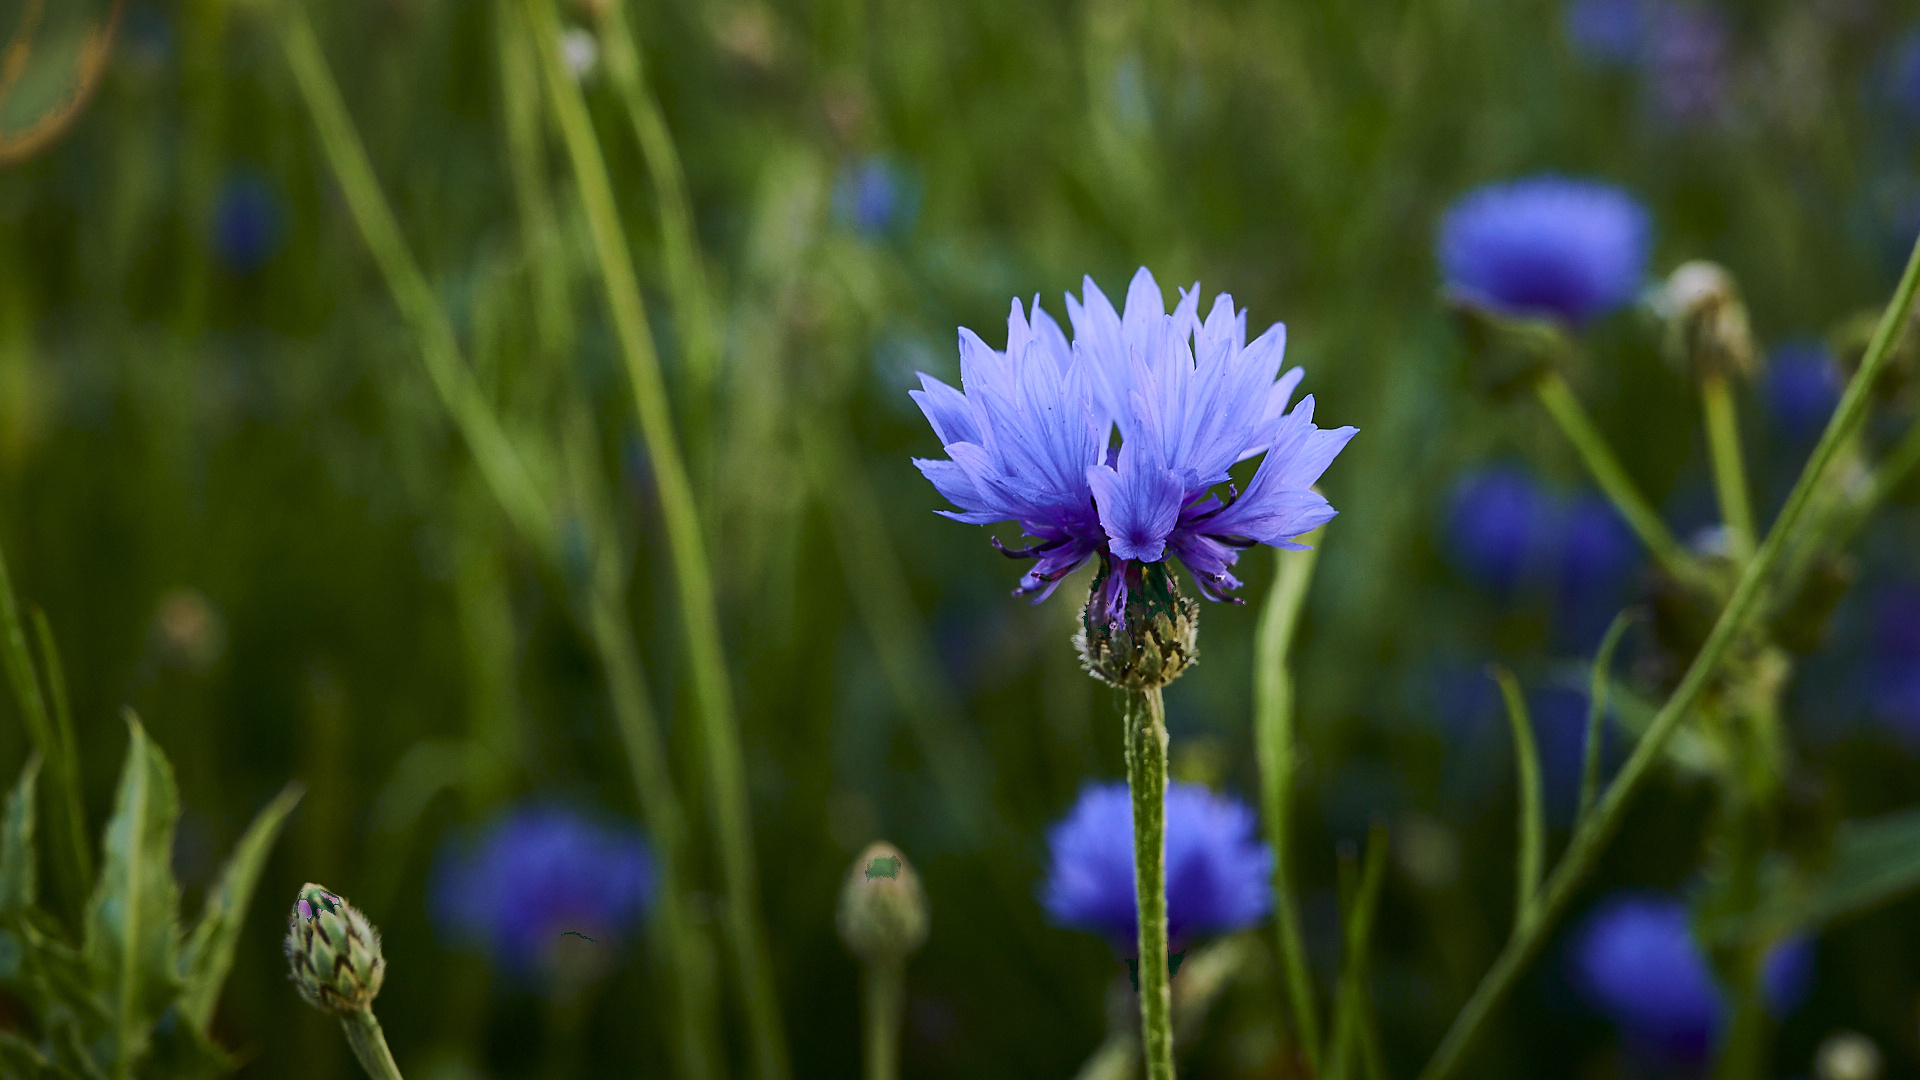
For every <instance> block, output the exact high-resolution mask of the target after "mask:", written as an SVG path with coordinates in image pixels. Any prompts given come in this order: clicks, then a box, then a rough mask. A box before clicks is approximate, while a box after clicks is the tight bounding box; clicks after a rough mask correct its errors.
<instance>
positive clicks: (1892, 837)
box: [1795, 809, 1920, 927]
mask: <svg viewBox="0 0 1920 1080" xmlns="http://www.w3.org/2000/svg"><path fill="white" fill-rule="evenodd" d="M1917 887H1920V809H1913V810H1904V811H1901V812H1900V813H1897V814H1889V815H1887V816H1886V817H1880V818H1874V819H1872V820H1870V821H1847V822H1842V823H1841V825H1840V827H1839V828H1838V829H1836V830H1834V834H1833V855H1832V857H1831V858H1830V859H1829V861H1828V863H1827V868H1826V872H1825V873H1823V874H1822V875H1820V879H1819V881H1818V883H1817V884H1816V885H1815V887H1814V888H1813V889H1812V890H1811V894H1810V895H1807V896H1806V898H1805V901H1804V906H1803V907H1802V910H1801V911H1800V913H1799V917H1798V918H1797V919H1796V920H1795V921H1796V923H1797V925H1799V926H1803V927H1814V926H1820V925H1822V924H1824V923H1829V922H1832V921H1834V920H1836V919H1841V918H1845V917H1846V916H1849V915H1857V914H1859V913H1861V912H1863V911H1866V910H1868V909H1869V908H1872V907H1875V906H1878V905H1880V904H1883V903H1885V902H1887V901H1888V900H1892V899H1893V898H1895V897H1897V896H1899V895H1901V894H1902V893H1906V892H1911V891H1912V890H1914V889H1915V888H1917Z"/></svg>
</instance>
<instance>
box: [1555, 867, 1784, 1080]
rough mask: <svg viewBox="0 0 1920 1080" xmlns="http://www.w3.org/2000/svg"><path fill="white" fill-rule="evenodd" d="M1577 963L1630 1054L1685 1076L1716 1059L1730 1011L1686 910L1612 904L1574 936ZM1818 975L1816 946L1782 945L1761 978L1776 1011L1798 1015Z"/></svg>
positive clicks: (1660, 904) (1618, 899)
mask: <svg viewBox="0 0 1920 1080" xmlns="http://www.w3.org/2000/svg"><path fill="white" fill-rule="evenodd" d="M1570 959H1571V962H1572V968H1573V970H1572V977H1573V982H1574V985H1575V987H1576V988H1578V989H1579V991H1580V993H1581V994H1582V996H1584V997H1585V998H1586V999H1587V1001H1588V1003H1589V1004H1591V1005H1592V1006H1593V1007H1594V1008H1595V1009H1596V1010H1597V1011H1599V1012H1600V1013H1601V1014H1602V1015H1604V1016H1606V1017H1607V1019H1609V1020H1611V1021H1612V1022H1613V1023H1614V1025H1615V1026H1616V1027H1618V1028H1619V1029H1620V1034H1621V1038H1622V1041H1623V1042H1624V1043H1625V1044H1626V1046H1627V1049H1628V1050H1629V1052H1631V1053H1633V1054H1634V1055H1636V1056H1638V1057H1642V1058H1644V1059H1646V1060H1647V1061H1648V1063H1650V1064H1653V1065H1657V1066H1664V1067H1667V1068H1677V1069H1692V1068H1697V1067H1699V1066H1701V1065H1703V1064H1705V1063H1706V1062H1707V1060H1708V1059H1709V1058H1710V1057H1711V1056H1712V1054H1713V1049H1714V1044H1715V1041H1716V1040H1717V1039H1718V1038H1719V1036H1720V1031H1721V1028H1722V1027H1724V1026H1725V1023H1726V1019H1727V1010H1728V1006H1727V1002H1726V997H1725V994H1724V993H1723V992H1722V990H1721V988H1720V985H1719V984H1718V983H1717V982H1716V981H1715V979H1714V975H1713V971H1712V969H1711V968H1710V967H1709V966H1708V964H1707V959H1706V956H1705V955H1704V954H1703V953H1702V952H1701V951H1700V947H1699V945H1697V944H1696V943H1695V942H1694V939H1693V930H1692V927H1691V925H1690V924H1689V922H1688V917H1687V906H1686V904H1685V903H1684V902H1682V901H1681V900H1679V899H1678V898H1676V897H1672V896H1667V895H1664V894H1660V893H1651V892H1616V893H1613V894H1611V895H1609V896H1607V897H1604V898H1602V899H1601V901H1600V902H1599V904H1597V905H1596V906H1595V907H1594V909H1593V911H1592V913H1591V914H1589V915H1588V916H1587V918H1586V921H1585V922H1584V923H1583V924H1582V925H1581V926H1580V927H1579V928H1578V929H1577V930H1576V931H1575V932H1574V936H1573V940H1572V946H1571V953H1570ZM1812 975H1813V943H1812V942H1811V941H1810V940H1807V939H1805V938H1793V939H1789V940H1787V941H1783V942H1781V943H1780V944H1779V945H1777V946H1775V947H1774V949H1773V951H1772V952H1771V953H1770V954H1768V956H1767V959H1766V963H1765V966H1764V968H1763V971H1762V974H1761V991H1762V994H1763V996H1764V998H1765V999H1766V1004H1767V1009H1768V1011H1769V1012H1772V1013H1773V1014H1775V1015H1784V1014H1786V1013H1788V1012H1791V1011H1793V1009H1794V1008H1796V1007H1797V1006H1798V1005H1799V1004H1800V1003H1801V1002H1802V1001H1803V1000H1804V999H1805V997H1806V993H1807V990H1808V987H1809V985H1810V983H1811V981H1812Z"/></svg>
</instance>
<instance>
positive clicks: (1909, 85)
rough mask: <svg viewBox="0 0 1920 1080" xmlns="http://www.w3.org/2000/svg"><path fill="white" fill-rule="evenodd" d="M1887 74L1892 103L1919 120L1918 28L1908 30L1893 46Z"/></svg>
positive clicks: (1919, 42) (1919, 46) (1919, 57)
mask: <svg viewBox="0 0 1920 1080" xmlns="http://www.w3.org/2000/svg"><path fill="white" fill-rule="evenodd" d="M1888 76H1889V78H1888V82H1889V86H1888V89H1889V90H1891V91H1892V96H1893V101H1894V104H1896V105H1898V106H1899V107H1900V108H1901V109H1902V110H1903V111H1905V112H1906V114H1907V115H1908V116H1909V117H1910V118H1912V119H1915V120H1920V30H1910V31H1908V32H1907V34H1906V36H1905V37H1902V38H1901V39H1900V44H1898V45H1896V46H1895V47H1894V50H1893V57H1892V61H1891V63H1890V64H1889V72H1888Z"/></svg>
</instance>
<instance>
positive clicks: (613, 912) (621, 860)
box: [432, 806, 654, 980]
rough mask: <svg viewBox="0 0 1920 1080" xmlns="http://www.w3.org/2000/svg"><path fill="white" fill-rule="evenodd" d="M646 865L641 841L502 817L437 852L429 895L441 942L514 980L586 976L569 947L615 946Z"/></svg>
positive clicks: (571, 817) (634, 908) (646, 877)
mask: <svg viewBox="0 0 1920 1080" xmlns="http://www.w3.org/2000/svg"><path fill="white" fill-rule="evenodd" d="M653 890H654V869H653V860H652V858H651V856H650V855H649V854H648V852H647V848H646V844H645V843H644V841H642V839H641V838H640V835H639V834H638V833H636V832H634V831H632V830H629V829H620V828H614V827H611V826H607V825H602V824H600V823H598V822H595V821H592V820H589V819H587V818H585V817H583V816H581V815H579V814H577V813H574V812H573V811H571V810H566V809H562V808H559V807H553V806H523V807H520V808H517V809H514V810H511V811H509V812H507V813H506V814H505V815H503V816H501V817H500V818H498V819H497V820H495V821H494V822H493V823H492V824H491V825H489V826H488V827H487V828H486V829H485V830H484V831H482V832H481V834H480V835H479V836H478V837H477V838H476V839H475V840H473V841H472V842H470V843H468V844H466V845H462V846H456V847H454V848H452V849H451V850H449V851H447V852H445V853H443V856H442V858H441V861H440V865H439V867H438V869H437V871H436V874H435V880H434V887H433V892H432V898H433V907H434V914H435V915H436V916H437V921H438V922H439V923H440V924H441V926H442V928H443V929H444V930H445V931H447V932H448V933H449V934H450V936H452V937H454V938H456V939H458V940H460V941H463V942H466V943H469V944H472V945H475V946H478V947H479V948H480V949H481V951H483V952H484V953H485V954H486V955H487V957H488V958H489V959H491V960H492V961H493V962H494V963H495V964H496V965H497V966H498V967H499V968H501V969H502V970H503V971H505V972H506V973H507V974H509V975H511V976H513V977H516V978H520V979H533V980H539V979H545V978H551V977H553V976H562V977H565V976H569V975H583V976H590V975H592V974H593V973H594V972H593V971H591V970H586V971H575V970H573V969H574V968H575V967H578V966H581V964H585V966H586V967H588V968H592V967H594V966H596V965H595V962H594V961H595V957H593V956H587V955H583V954H584V953H586V952H587V951H588V950H585V949H582V948H579V947H577V946H576V945H575V939H578V940H580V941H583V942H586V943H591V944H593V945H597V946H600V948H599V949H593V950H591V952H592V953H594V954H599V953H601V952H603V951H605V950H606V949H609V948H612V947H615V946H617V945H618V944H619V943H620V942H621V941H622V940H623V939H624V938H625V937H626V936H627V935H628V934H629V933H630V932H632V930H633V928H634V926H635V925H636V924H637V923H639V922H640V920H641V918H642V917H643V916H644V914H645V913H646V909H647V905H648V903H649V902H650V901H651V899H652V897H653Z"/></svg>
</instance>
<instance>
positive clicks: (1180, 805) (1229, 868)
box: [1040, 783, 1273, 956]
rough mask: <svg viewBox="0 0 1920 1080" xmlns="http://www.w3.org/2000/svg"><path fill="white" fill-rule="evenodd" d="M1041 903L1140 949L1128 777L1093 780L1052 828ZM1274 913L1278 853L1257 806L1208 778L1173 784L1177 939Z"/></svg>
mask: <svg viewBox="0 0 1920 1080" xmlns="http://www.w3.org/2000/svg"><path fill="white" fill-rule="evenodd" d="M1047 847H1048V851H1049V859H1048V867H1047V880H1046V882H1045V883H1044V885H1043V886H1042V888H1041V894H1040V902H1041V905H1042V906H1044V907H1045V908H1046V910H1047V915H1048V916H1049V917H1051V918H1052V919H1053V921H1054V922H1056V923H1058V924H1060V925H1062V926H1068V927H1072V928H1073V929H1075V930H1085V931H1087V932H1089V933H1094V934H1099V935H1101V936H1102V937H1104V938H1106V939H1107V940H1108V941H1109V942H1110V943H1111V944H1112V945H1113V947H1114V948H1115V949H1118V950H1119V951H1120V952H1121V953H1122V954H1123V955H1128V956H1131V955H1134V954H1135V953H1137V952H1138V949H1139V922H1138V911H1139V908H1138V905H1137V904H1136V903H1135V901H1134V894H1133V800H1132V796H1131V795H1130V794H1129V793H1128V791H1127V785H1126V784H1124V783H1107V784H1088V785H1087V786H1086V787H1084V788H1082V789H1081V790H1080V797H1079V799H1078V800H1077V801H1075V803H1074V804H1073V809H1072V810H1070V811H1069V812H1068V813H1067V816H1066V818H1064V819H1063V820H1061V821H1059V822H1057V823H1055V824H1054V826H1053V827H1052V828H1051V829H1050V830H1048V832H1047ZM1271 910H1273V851H1272V850H1271V849H1269V848H1268V847H1267V845H1266V844H1264V843H1262V842H1261V841H1260V831H1259V823H1258V821H1257V820H1256V819H1255V818H1254V814H1253V811H1252V810H1251V809H1250V808H1248V806H1247V805H1246V804H1245V803H1243V802H1241V801H1240V800H1238V799H1235V798H1232V797H1231V796H1226V795H1216V794H1214V793H1213V792H1211V791H1209V790H1207V788H1206V787H1204V786H1202V785H1200V784H1182V783H1174V784H1169V785H1168V786H1167V940H1168V941H1169V942H1170V943H1171V945H1172V947H1173V949H1175V950H1176V951H1177V950H1179V949H1181V948H1184V947H1185V946H1187V945H1188V944H1191V943H1192V942H1193V941H1194V940H1196V939H1198V938H1201V937H1206V936H1208V935H1211V934H1223V933H1229V932H1231V931H1234V930H1239V929H1241V928H1243V927H1247V926H1251V925H1253V924H1254V923H1256V922H1259V921H1260V920H1261V919H1264V918H1266V916H1267V913H1268V912H1269V911H1271Z"/></svg>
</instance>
